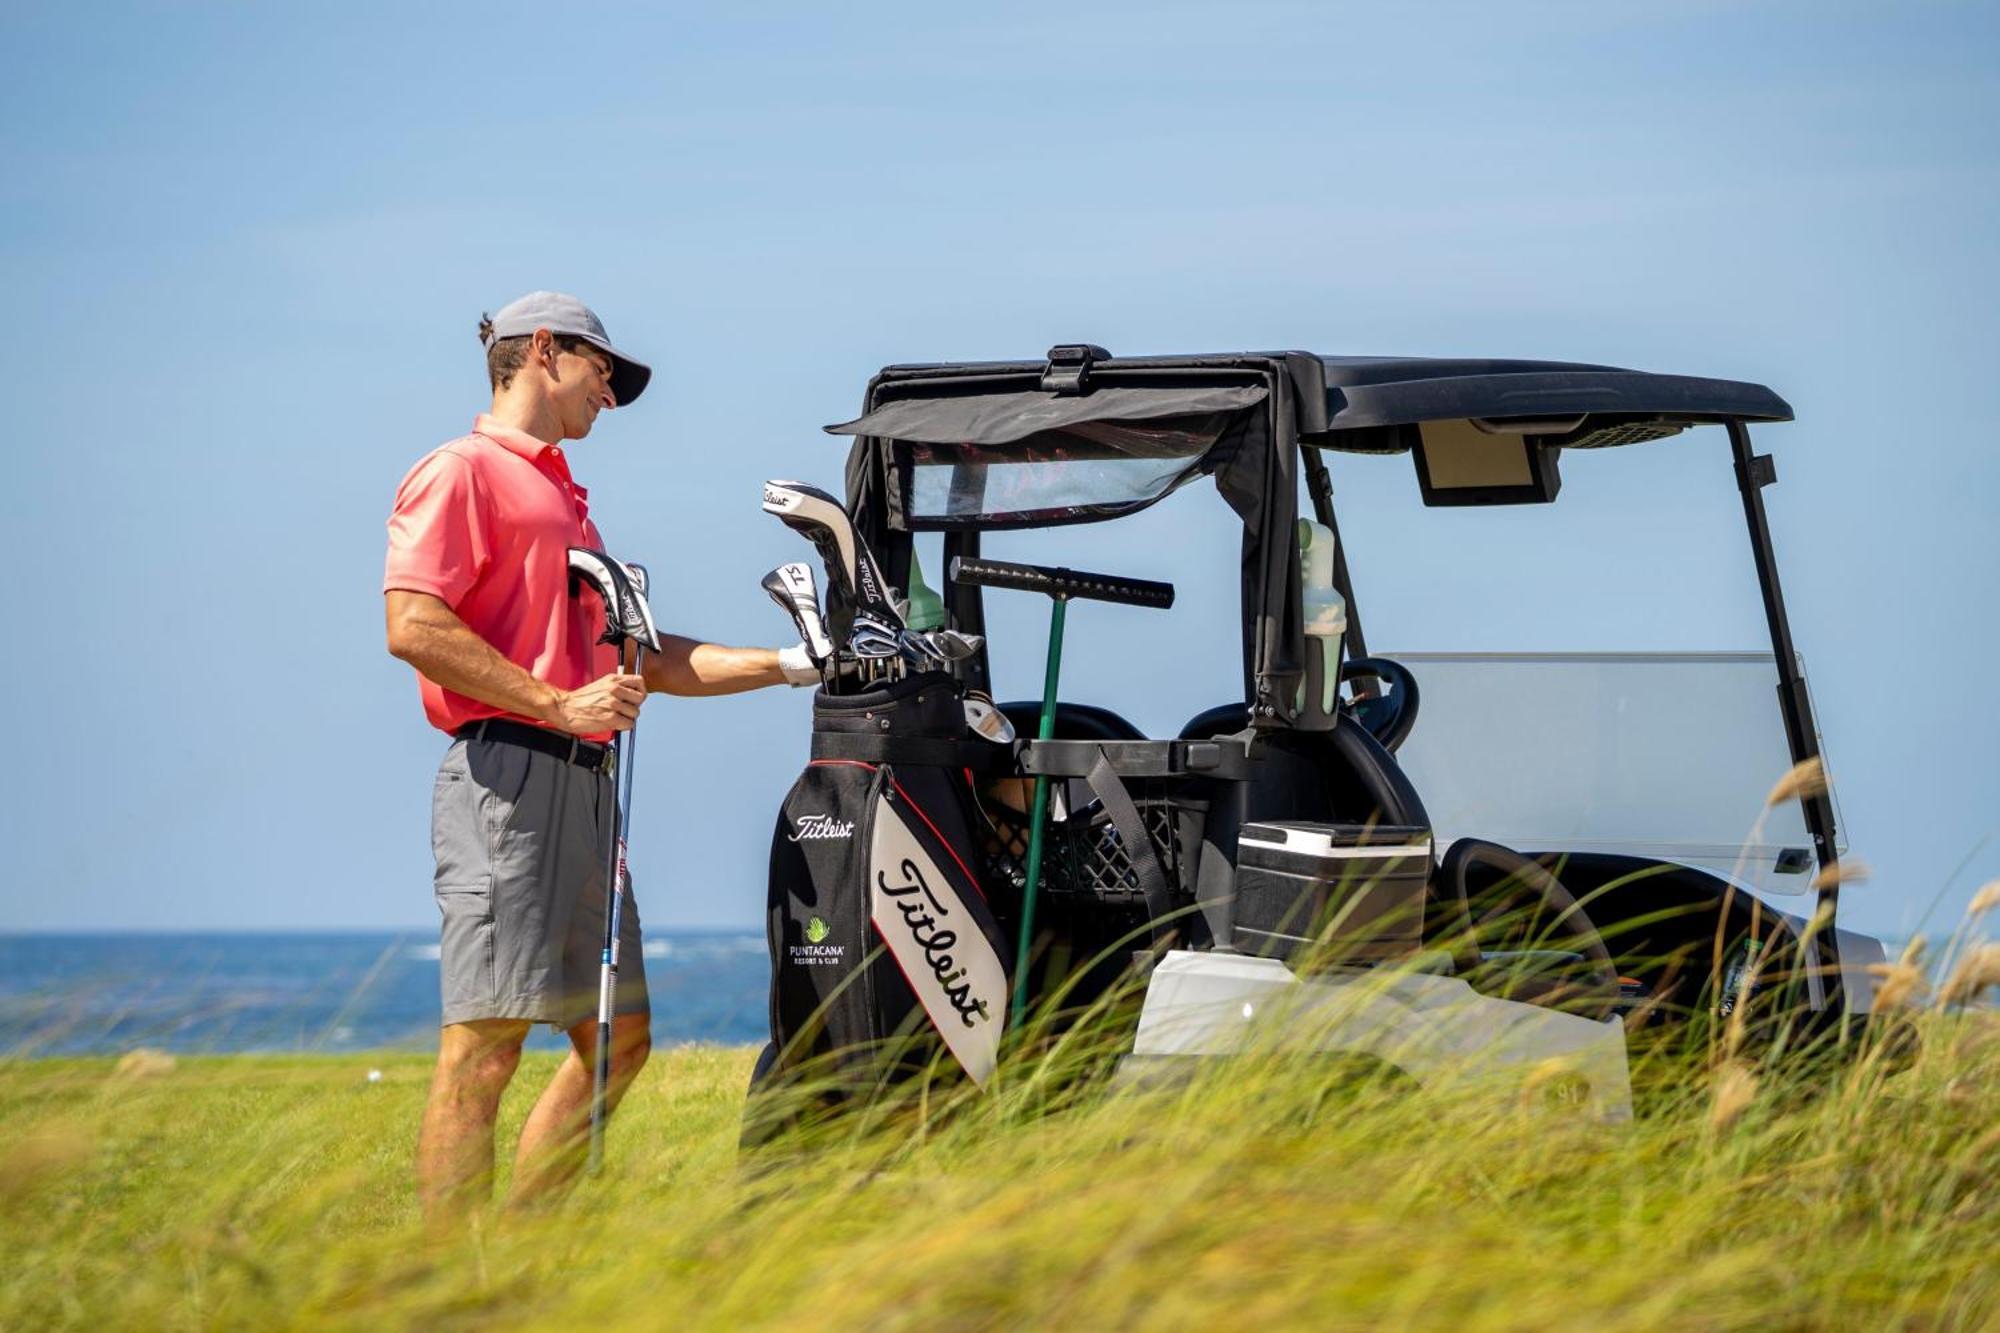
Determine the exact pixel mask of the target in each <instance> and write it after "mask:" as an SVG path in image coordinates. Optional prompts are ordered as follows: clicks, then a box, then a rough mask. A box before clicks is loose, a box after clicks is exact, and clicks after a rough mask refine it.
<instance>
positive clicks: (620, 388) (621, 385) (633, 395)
mask: <svg viewBox="0 0 2000 1333" xmlns="http://www.w3.org/2000/svg"><path fill="white" fill-rule="evenodd" d="M577 336H578V337H581V338H583V340H584V341H585V342H587V343H589V344H590V345H591V346H592V347H597V348H602V349H603V350H604V351H605V352H607V353H609V354H610V356H611V396H612V397H613V398H616V399H617V400H618V406H620V407H629V406H631V405H632V403H633V402H634V401H635V400H637V398H638V397H639V395H640V394H642V393H644V392H646V386H647V385H648V384H650V383H652V380H653V368H652V367H651V366H649V365H647V364H645V363H644V362H643V361H634V360H633V359H632V358H631V357H629V356H627V355H625V353H623V352H621V351H619V350H618V349H617V348H616V347H613V346H612V345H611V344H610V343H608V342H599V341H598V340H597V339H595V338H592V337H589V336H587V335H584V334H578V335H577Z"/></svg>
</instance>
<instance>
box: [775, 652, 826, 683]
mask: <svg viewBox="0 0 2000 1333" xmlns="http://www.w3.org/2000/svg"><path fill="white" fill-rule="evenodd" d="M778 670H780V671H782V672H784V673H785V683H786V684H788V685H793V686H798V685H817V684H819V683H820V680H819V666H818V664H817V663H815V662H814V661H813V660H812V654H811V653H809V652H807V651H806V646H805V645H804V644H802V643H795V644H793V645H792V646H791V647H789V648H780V649H779V650H778Z"/></svg>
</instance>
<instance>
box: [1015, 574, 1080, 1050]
mask: <svg viewBox="0 0 2000 1333" xmlns="http://www.w3.org/2000/svg"><path fill="white" fill-rule="evenodd" d="M1050 601H1051V603H1052V605H1051V607H1050V609H1049V665H1048V670H1047V672H1046V673H1045V674H1044V675H1043V676H1042V720H1041V726H1040V727H1038V728H1037V729H1036V733H1037V734H1036V739H1037V740H1044V741H1051V740H1054V739H1055V736H1056V697H1057V696H1056V686H1057V682H1058V681H1059V680H1060V679H1061V677H1062V643H1063V621H1064V620H1065V619H1066V616H1065V612H1067V611H1068V609H1069V598H1068V597H1066V596H1064V595H1062V594H1060V593H1058V594H1057V595H1056V596H1055V597H1053V598H1051V599H1050ZM1048 822H1049V775H1048V774H1046V773H1039V774H1037V775H1036V776H1035V808H1034V811H1033V813H1031V814H1030V815H1029V816H1028V875H1027V882H1026V883H1025V884H1023V885H1022V886H1021V942H1020V946H1019V947H1018V948H1017V949H1016V950H1015V951H1014V1012H1013V1015H1012V1018H1011V1021H1010V1022H1009V1023H1008V1026H1009V1027H1013V1028H1019V1027H1020V1026H1021V1018H1022V1015H1024V1014H1025V1013H1027V1011H1028V961H1029V951H1030V950H1031V949H1032V948H1033V946H1034V943H1035V898H1036V896H1037V895H1038V894H1039V893H1040V892H1041V888H1042V834H1043V830H1044V829H1045V828H1046V827H1047V825H1048Z"/></svg>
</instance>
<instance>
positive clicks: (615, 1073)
mask: <svg viewBox="0 0 2000 1333" xmlns="http://www.w3.org/2000/svg"><path fill="white" fill-rule="evenodd" d="M651 1023H652V1018H651V1016H650V1015H648V1014H643V1013H641V1014H619V1015H618V1016H617V1017H616V1018H614V1019H612V1020H611V1082H610V1084H609V1085H608V1086H607V1087H606V1088H605V1103H606V1108H607V1113H608V1111H609V1109H610V1108H615V1107H616V1106H617V1105H618V1102H619V1100H620V1099H621V1098H622V1097H624V1095H625V1089H627V1088H629V1087H630V1086H632V1080H633V1079H634V1078H636V1077H638V1074H639V1071H640V1070H641V1069H643V1068H644V1067H645V1064H646V1056H647V1055H648V1054H649V1053H650V1052H651V1051H652V1049H653V1040H652V1036H651V1032H650V1028H651ZM569 1045H570V1051H569V1054H568V1055H567V1056H565V1057H564V1058H563V1062H562V1066H561V1067H560V1068H559V1069H557V1070H556V1076H555V1077H554V1078H553V1079H551V1080H549V1086H548V1087H547V1088H545V1089H544V1090H543V1092H542V1095H541V1098H540V1099H539V1100H538V1101H536V1103H535V1109H534V1110H532V1111H530V1112H529V1113H528V1123H527V1124H525V1125H523V1126H522V1127H521V1149H520V1152H519V1154H518V1155H516V1157H515V1158H514V1185H513V1188H512V1190H510V1191H509V1193H508V1195H507V1203H508V1205H509V1206H518V1205H521V1204H528V1203H534V1202H537V1201H540V1200H544V1199H547V1198H550V1197H553V1196H556V1195H559V1194H561V1193H562V1192H563V1191H564V1190H565V1189H567V1188H568V1187H569V1185H570V1184H571V1182H573V1181H574V1180H575V1179H576V1174H577V1172H578V1171H579V1170H580V1169H581V1168H582V1166H583V1160H584V1156H585V1153H586V1150H587V1149H588V1147H589V1140H590V1086H591V1075H592V1070H593V1069H594V1068H595V1067H596V1059H597V1019H596V1018H594V1017H593V1018H590V1019H588V1020H586V1021H585V1022H582V1023H578V1024H577V1025H576V1026H575V1027H573V1028H571V1029H570V1030H569Z"/></svg>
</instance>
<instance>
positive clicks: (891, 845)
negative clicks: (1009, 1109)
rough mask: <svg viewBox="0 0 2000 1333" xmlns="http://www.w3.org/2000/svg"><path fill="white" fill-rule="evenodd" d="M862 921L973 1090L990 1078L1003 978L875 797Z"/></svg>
mask: <svg viewBox="0 0 2000 1333" xmlns="http://www.w3.org/2000/svg"><path fill="white" fill-rule="evenodd" d="M868 850H869V855H868V865H869V882H870V885H871V895H870V896H871V905H870V910H869V915H870V918H871V919H872V921H873V922H874V926H875V930H876V932H877V933H878V934H879V935H880V936H881V937H882V942H883V943H884V944H886V945H887V946H888V949H889V953H890V955H891V956H892V957H894V958H895V960H896V965H897V966H898V967H899V968H900V969H901V970H902V973H903V976H904V978H905V979H906V980H907V981H908V982H909V985H910V990H911V991H912V993H914V994H915V995H916V997H917V1002H918V1003H919V1004H921V1005H923V1007H924V1012H925V1013H926V1014H927V1015H929V1017H930V1020H931V1025H932V1026H933V1027H935V1028H936V1029H937V1031H938V1035H939V1036H940V1037H942V1038H943V1039H944V1043H945V1045H946V1047H948V1048H949V1049H950V1051H951V1053H952V1055H953V1056H954V1057H956V1059H957V1060H958V1063H959V1064H960V1065H961V1066H962V1067H963V1068H964V1069H965V1072H966V1073H967V1074H968V1075H969V1076H970V1077H971V1078H972V1081H973V1082H975V1083H980V1084H983V1083H985V1082H986V1080H987V1079H988V1078H989V1077H991V1075H992V1073H993V1067H994V1064H995V1063H996V1062H997V1059H998V1053H999V1049H1000V1026H1001V1019H1002V1017H1003V1015H1004V1014H1005V1013H1006V1009H1007V971H1006V968H1005V966H1004V965H1003V964H1002V963H1001V961H1000V956H999V954H998V953H996V952H995V951H994V948H993V945H992V943H991V942H990V941H989V940H988V939H987V938H986V935H985V933H984V932H983V931H981V930H980V928H979V926H978V924H977V920H976V918H975V917H974V915H973V912H972V910H971V909H970V908H969V907H968V906H967V905H966V903H965V900H964V899H963V898H961V897H960V896H959V892H958V890H957V889H956V888H955V887H954V885H953V881H952V879H951V877H950V876H949V875H948V874H947V873H945V871H944V870H943V869H941V868H940V867H939V865H938V863H937V862H936V861H934V860H932V859H931V856H930V854H929V853H928V852H927V851H925V850H924V846H923V844H922V843H921V842H919V841H918V840H917V837H916V835H915V833H913V832H912V831H911V829H910V826H909V825H908V824H907V823H905V822H904V820H903V815H902V812H901V811H900V810H899V809H898V808H897V805H896V803H894V802H892V801H890V800H888V799H886V797H882V796H878V797H877V798H876V804H875V819H874V834H873V837H872V838H871V840H870V843H869V849H868Z"/></svg>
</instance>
